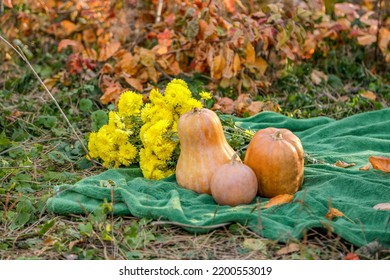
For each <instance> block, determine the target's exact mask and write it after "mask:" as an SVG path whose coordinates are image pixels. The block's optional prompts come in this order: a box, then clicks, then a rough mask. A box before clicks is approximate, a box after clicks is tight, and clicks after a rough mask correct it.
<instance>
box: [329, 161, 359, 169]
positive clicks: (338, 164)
mask: <svg viewBox="0 0 390 280" xmlns="http://www.w3.org/2000/svg"><path fill="white" fill-rule="evenodd" d="M334 165H335V166H337V167H342V168H347V167H351V166H355V165H356V163H347V162H345V161H341V160H338V161H336V163H335V164H334Z"/></svg>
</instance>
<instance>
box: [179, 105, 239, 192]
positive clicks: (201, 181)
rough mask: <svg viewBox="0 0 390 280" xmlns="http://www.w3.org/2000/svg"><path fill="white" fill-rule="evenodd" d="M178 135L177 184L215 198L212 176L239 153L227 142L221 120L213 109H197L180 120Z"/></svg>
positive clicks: (182, 116)
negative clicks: (211, 182)
mask: <svg viewBox="0 0 390 280" xmlns="http://www.w3.org/2000/svg"><path fill="white" fill-rule="evenodd" d="M177 131H178V134H179V141H180V156H179V159H178V162H177V165H176V180H177V183H178V184H179V185H180V186H182V187H184V188H187V189H191V190H193V191H195V192H198V193H207V194H211V192H210V179H211V175H212V174H213V173H214V172H215V170H216V169H217V168H218V167H220V166H221V165H223V164H225V163H228V162H229V161H230V159H231V158H232V156H233V154H234V153H235V152H234V150H233V149H232V148H231V147H230V145H229V144H228V142H227V141H226V138H225V135H224V133H223V128H222V124H221V121H220V120H219V117H218V116H217V114H216V113H215V112H213V111H211V110H209V109H205V108H202V109H194V110H191V111H190V112H187V113H185V114H183V115H181V116H180V118H179V122H178V127H177Z"/></svg>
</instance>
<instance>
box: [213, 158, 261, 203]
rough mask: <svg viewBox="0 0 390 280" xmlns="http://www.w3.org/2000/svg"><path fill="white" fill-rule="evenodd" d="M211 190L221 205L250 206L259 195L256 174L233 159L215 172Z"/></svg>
mask: <svg viewBox="0 0 390 280" xmlns="http://www.w3.org/2000/svg"><path fill="white" fill-rule="evenodd" d="M210 190H211V195H212V196H213V198H214V200H215V201H216V202H217V203H218V204H220V205H230V206H236V205H239V204H248V203H250V202H252V201H253V199H254V198H255V197H256V194H257V190H258V187H257V179H256V174H255V173H254V172H253V170H252V169H251V168H250V167H248V166H247V165H245V164H243V163H242V162H241V161H237V160H236V159H232V160H231V162H229V163H226V164H224V165H222V166H220V167H219V168H218V169H217V170H216V171H215V173H214V174H213V176H212V177H211V181H210Z"/></svg>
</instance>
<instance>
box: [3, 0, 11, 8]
mask: <svg viewBox="0 0 390 280" xmlns="http://www.w3.org/2000/svg"><path fill="white" fill-rule="evenodd" d="M3 3H4V6H6V7H7V8H10V9H12V7H13V6H12V0H3Z"/></svg>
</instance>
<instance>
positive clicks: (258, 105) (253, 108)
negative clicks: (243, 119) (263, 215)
mask: <svg viewBox="0 0 390 280" xmlns="http://www.w3.org/2000/svg"><path fill="white" fill-rule="evenodd" d="M263 107H264V103H263V102H261V101H254V102H252V103H251V104H250V105H249V106H248V108H247V111H248V113H249V115H250V116H253V115H256V114H257V113H260V112H261V110H262V109H263Z"/></svg>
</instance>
